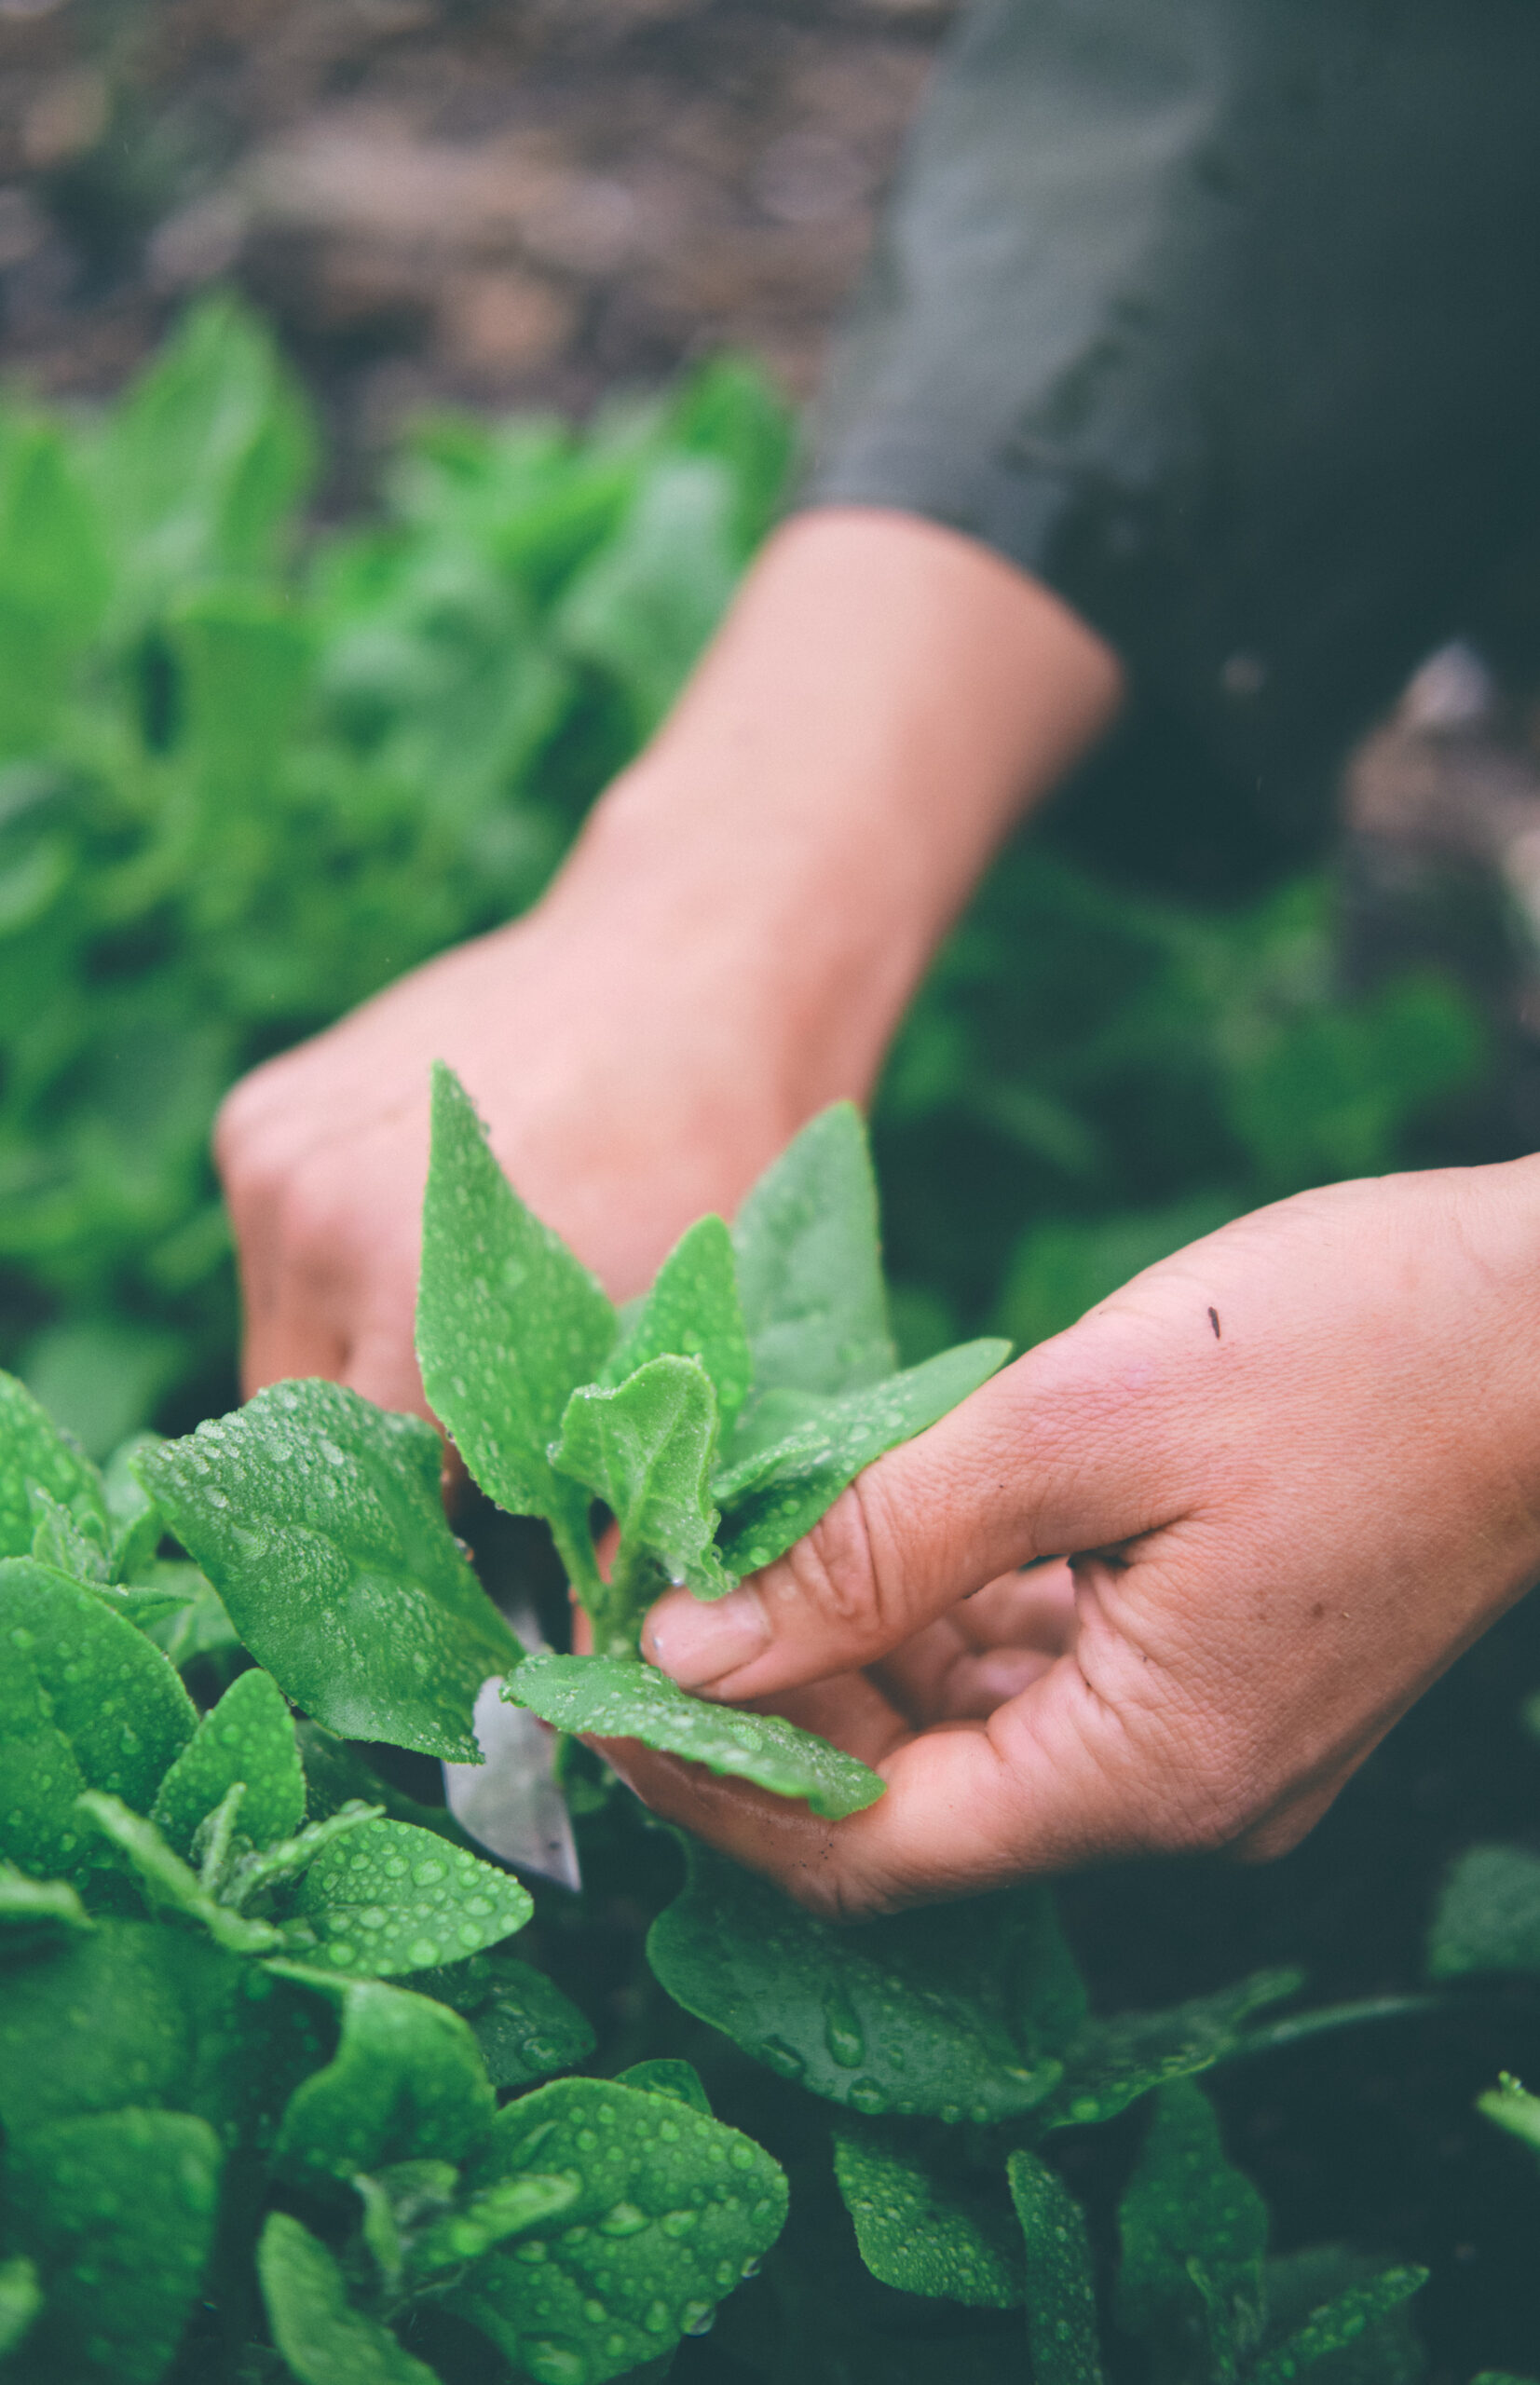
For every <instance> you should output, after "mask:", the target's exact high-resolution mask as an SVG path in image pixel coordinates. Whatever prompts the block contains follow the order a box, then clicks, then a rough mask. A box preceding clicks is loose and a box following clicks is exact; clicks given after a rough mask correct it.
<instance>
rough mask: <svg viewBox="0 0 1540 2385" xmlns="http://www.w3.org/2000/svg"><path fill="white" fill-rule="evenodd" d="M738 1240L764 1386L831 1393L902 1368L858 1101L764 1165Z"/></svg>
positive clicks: (736, 1230) (807, 1129)
mask: <svg viewBox="0 0 1540 2385" xmlns="http://www.w3.org/2000/svg"><path fill="white" fill-rule="evenodd" d="M732 1245H733V1251H734V1255H735V1257H736V1260H737V1270H738V1288H739V1294H740V1297H741V1299H742V1302H743V1324H744V1327H745V1329H746V1331H747V1333H748V1340H749V1348H750V1351H751V1352H752V1354H753V1359H754V1385H755V1390H756V1393H759V1392H765V1391H775V1390H783V1389H784V1390H790V1391H813V1392H821V1393H824V1394H825V1395H827V1396H829V1397H833V1396H835V1395H837V1394H838V1393H840V1392H847V1391H857V1390H860V1389H861V1388H862V1387H863V1386H864V1385H865V1384H867V1383H880V1382H881V1381H882V1380H883V1378H884V1376H887V1375H891V1374H892V1373H893V1371H894V1370H895V1369H896V1367H897V1365H898V1359H897V1356H896V1355H895V1353H894V1350H893V1338H892V1336H891V1334H890V1333H889V1330H888V1301H887V1294H886V1291H885V1290H884V1288H883V1283H882V1249H881V1241H880V1237H879V1232H878V1219H877V1185H876V1181H875V1179H874V1178H873V1176H872V1164H871V1156H870V1153H869V1152H868V1150H867V1146H866V1130H865V1126H864V1125H863V1124H862V1122H861V1116H860V1112H859V1111H857V1110H855V1109H854V1108H853V1106H852V1104H851V1103H850V1102H848V1101H840V1102H837V1103H835V1105H834V1106H833V1108H832V1109H829V1110H825V1111H823V1112H822V1113H821V1114H820V1115H819V1116H818V1117H816V1118H815V1119H813V1121H812V1122H811V1125H807V1126H804V1127H803V1129H802V1132H801V1133H800V1134H799V1135H798V1136H797V1139H796V1141H795V1142H793V1143H792V1144H790V1145H789V1146H788V1148H787V1149H786V1150H785V1151H784V1152H782V1154H781V1156H780V1158H779V1159H778V1160H776V1161H775V1162H774V1163H773V1165H771V1166H770V1167H769V1168H767V1170H766V1171H765V1174H764V1175H763V1176H762V1177H761V1178H760V1179H759V1181H758V1183H757V1184H756V1186H755V1187H754V1190H753V1191H752V1192H751V1193H750V1194H749V1196H748V1198H747V1200H746V1201H745V1202H744V1203H743V1207H742V1208H741V1209H740V1210H739V1212H738V1217H737V1221H736V1223H735V1224H734V1226H733V1229H732Z"/></svg>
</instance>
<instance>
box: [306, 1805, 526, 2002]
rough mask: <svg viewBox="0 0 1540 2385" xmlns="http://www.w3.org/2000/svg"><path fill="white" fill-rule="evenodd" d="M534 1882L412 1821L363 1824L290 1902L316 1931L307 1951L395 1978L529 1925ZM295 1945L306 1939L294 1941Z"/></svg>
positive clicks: (331, 1850)
mask: <svg viewBox="0 0 1540 2385" xmlns="http://www.w3.org/2000/svg"><path fill="white" fill-rule="evenodd" d="M533 1911H534V1906H533V1904H532V1902H531V1901H530V1896H529V1891H528V1890H527V1888H521V1887H520V1885H519V1883H518V1881H517V1880H515V1879H513V1878H512V1877H511V1875H510V1874H508V1873H507V1872H498V1871H496V1870H494V1868H493V1866H492V1865H491V1864H490V1863H483V1862H481V1861H480V1860H478V1858H477V1857H475V1856H474V1855H468V1854H466V1852H465V1850H464V1849H463V1848H462V1847H451V1846H450V1844H449V1842H448V1841H447V1840H446V1839H443V1838H441V1837H439V1835H438V1834H437V1833H436V1832H433V1831H426V1830H416V1829H415V1828H414V1827H413V1825H412V1824H411V1823H410V1822H393V1821H385V1820H375V1821H367V1822H364V1823H363V1824H362V1825H361V1828H360V1829H358V1830H354V1831H349V1832H348V1834H347V1835H346V1837H343V1838H338V1839H335V1840H334V1841H333V1843H332V1844H331V1845H330V1846H328V1847H324V1848H323V1849H322V1851H321V1852H320V1855H318V1856H317V1857H316V1859H315V1860H314V1862H312V1863H311V1864H310V1865H309V1867H308V1869H307V1871H306V1873H305V1875H304V1878H303V1879H302V1881H301V1883H300V1887H299V1893H298V1895H297V1896H296V1898H295V1900H294V1903H293V1909H292V1922H291V1928H293V1924H295V1923H300V1924H303V1925H304V1927H305V1928H306V1929H307V1930H311V1931H314V1933H315V1939H316V1942H317V1943H316V1948H315V1952H314V1954H310V1953H308V1952H307V1954H306V1956H305V1959H306V1961H307V1962H316V1963H320V1964H322V1965H326V1966H331V1967H333V1968H334V1969H337V1970H339V1971H348V1972H350V1973H351V1974H352V1975H353V1976H354V1977H356V1978H366V1977H372V1978H387V1977H389V1976H390V1975H392V1974H394V1973H396V1972H400V1971H416V1970H428V1969H432V1968H434V1967H436V1966H438V1965H440V1964H442V1963H443V1962H444V1961H446V1960H448V1961H456V1960H457V1959H459V1958H460V1957H461V1956H466V1955H477V1954H480V1953H481V1952H482V1951H483V1950H484V1948H485V1947H487V1946H494V1945H496V1944H497V1942H498V1941H499V1939H503V1938H507V1937H509V1936H510V1935H511V1932H512V1931H514V1930H515V1929H522V1928H524V1925H525V1922H526V1921H527V1920H528V1919H529V1916H530V1914H531V1913H532V1912H533ZM293 1942H294V1944H295V1946H296V1950H297V1947H298V1944H299V1943H300V1941H299V1939H298V1937H297V1936H295V1938H294V1939H293Z"/></svg>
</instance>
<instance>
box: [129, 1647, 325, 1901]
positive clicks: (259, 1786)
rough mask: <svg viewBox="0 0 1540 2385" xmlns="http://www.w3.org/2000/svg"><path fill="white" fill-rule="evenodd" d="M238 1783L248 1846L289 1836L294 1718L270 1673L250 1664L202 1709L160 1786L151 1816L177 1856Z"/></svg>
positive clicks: (297, 1801) (293, 1822)
mask: <svg viewBox="0 0 1540 2385" xmlns="http://www.w3.org/2000/svg"><path fill="white" fill-rule="evenodd" d="M237 1781H240V1782H243V1783H244V1785H245V1790H246V1794H245V1795H244V1797H243V1798H242V1799H241V1801H240V1819H239V1830H240V1835H241V1836H242V1838H245V1839H249V1840H250V1842H251V1843H252V1846H253V1847H271V1846H272V1844H273V1842H274V1841H275V1839H280V1838H288V1837H289V1836H291V1834H292V1833H293V1832H294V1831H297V1830H298V1829H299V1827H300V1825H301V1823H302V1822H303V1821H304V1819H305V1772H304V1767H303V1766H302V1765H301V1763H300V1760H299V1742H298V1740H297V1739H296V1738H295V1737H294V1724H293V1716H292V1715H291V1713H290V1711H289V1708H288V1705H287V1703H286V1701H285V1699H284V1697H283V1693H282V1691H281V1690H280V1689H279V1686H278V1684H277V1683H276V1682H275V1681H274V1680H273V1679H272V1677H271V1675H270V1674H268V1673H265V1672H263V1671H261V1670H259V1669H257V1668H253V1669H252V1671H251V1672H247V1673H240V1674H238V1676H237V1678H236V1679H235V1680H234V1681H233V1682H232V1683H230V1686H229V1688H228V1689H227V1690H226V1691H225V1695H224V1697H222V1698H221V1699H220V1701H219V1704H218V1705H217V1706H215V1707H214V1708H212V1709H211V1711H210V1712H209V1713H207V1714H205V1715H204V1716H203V1718H202V1720H201V1722H200V1723H199V1724H198V1729H197V1730H196V1731H195V1732H194V1734H193V1736H192V1738H191V1739H189V1741H188V1742H187V1745H186V1746H185V1747H184V1749H183V1751H182V1753H181V1754H180V1755H179V1756H178V1757H177V1760H176V1762H175V1763H174V1764H173V1765H172V1766H171V1768H170V1772H168V1773H167V1775H166V1778H165V1779H164V1780H163V1781H162V1782H161V1784H160V1789H159V1793H158V1794H157V1798H156V1801H155V1806H154V1807H153V1809H152V1812H151V1815H150V1819H151V1820H152V1821H153V1822H155V1823H156V1825H157V1828H158V1829H159V1830H160V1831H161V1832H162V1833H163V1834H164V1836H165V1838H166V1839H167V1841H168V1843H169V1844H170V1846H171V1847H174V1849H175V1850H176V1852H177V1854H178V1855H182V1856H187V1855H190V1854H191V1853H192V1846H193V1840H194V1837H195V1836H196V1835H197V1833H198V1826H199V1824H200V1823H201V1822H203V1821H204V1820H205V1819H207V1818H208V1816H209V1815H210V1814H211V1813H212V1812H213V1810H214V1808H215V1806H217V1805H218V1804H219V1803H220V1801H221V1799H222V1798H224V1797H225V1795H227V1794H228V1792H229V1791H230V1790H231V1788H233V1787H234V1785H235V1783H236V1782H237Z"/></svg>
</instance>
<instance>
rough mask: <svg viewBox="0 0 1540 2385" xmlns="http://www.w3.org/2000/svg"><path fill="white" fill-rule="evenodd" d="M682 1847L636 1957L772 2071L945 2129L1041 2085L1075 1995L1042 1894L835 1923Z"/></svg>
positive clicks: (1007, 2112)
mask: <svg viewBox="0 0 1540 2385" xmlns="http://www.w3.org/2000/svg"><path fill="white" fill-rule="evenodd" d="M687 1852H688V1864H689V1874H688V1885H687V1887H686V1888H685V1891H684V1894H683V1895H682V1896H681V1897H679V1898H678V1899H677V1900H676V1901H675V1903H673V1904H671V1905H670V1906H669V1908H668V1910H667V1911H666V1912H665V1913H662V1914H661V1915H659V1917H658V1919H657V1920H656V1921H655V1922H654V1923H653V1925H652V1928H651V1930H650V1932H649V1933H648V1937H647V1960H648V1961H649V1963H650V1964H651V1966H652V1969H653V1970H654V1972H655V1973H656V1974H657V1977H658V1978H659V1980H660V1981H661V1983H662V1985H663V1986H664V1987H665V1988H666V1989H667V1991H668V1993H669V1994H670V1996H672V1997H674V1999H675V2002H676V2003H678V2004H682V2005H683V2006H684V2008H685V2010H686V2011H687V2012H693V2013H694V2014H695V2015H696V2017H697V2018H698V2019H699V2020H702V2021H709V2022H710V2023H711V2024H712V2025H713V2027H714V2028H717V2029H720V2030H722V2031H723V2032H724V2033H725V2034H726V2035H727V2036H728V2037H731V2038H732V2039H733V2040H734V2042H735V2043H736V2044H738V2045H740V2046H742V2048H743V2051H744V2052H745V2053H747V2054H751V2055H752V2056H753V2057H754V2059H755V2060H756V2062H762V2063H764V2064H765V2065H767V2067H768V2068H770V2069H771V2070H773V2071H775V2072H776V2073H777V2074H778V2076H780V2077H781V2078H787V2079H793V2080H795V2081H797V2083H798V2084H800V2085H802V2086H805V2087H809V2088H811V2090H812V2092H813V2093H814V2094H817V2095H825V2096H827V2097H828V2098H829V2099H830V2100H831V2101H832V2102H834V2103H837V2104H843V2105H847V2106H850V2107H851V2108H852V2109H853V2110H855V2111H858V2112H864V2113H867V2114H880V2113H898V2114H906V2115H907V2114H917V2113H928V2114H931V2115H934V2116H935V2117H937V2118H939V2119H945V2120H951V2121H956V2120H964V2119H976V2120H978V2121H981V2122H982V2121H989V2120H1003V2119H1014V2118H1015V2117H1016V2116H1017V2115H1018V2114H1020V2113H1023V2112H1028V2111H1030V2110H1031V2109H1032V2108H1033V2106H1035V2105H1038V2104H1040V2103H1041V2102H1042V2101H1043V2097H1044V2095H1046V2094H1047V2093H1048V2092H1049V2091H1050V2090H1051V2089H1052V2087H1053V2085H1054V2083H1055V2081H1056V2078H1058V2076H1059V2071H1060V2067H1061V2065H1060V2064H1059V2062H1058V2060H1057V2059H1056V2055H1055V2052H1054V2047H1055V2045H1056V2043H1057V2042H1058V2041H1059V2040H1060V2039H1061V2038H1062V2037H1063V2036H1064V2035H1065V2034H1066V2032H1067V2028H1070V2027H1072V2026H1073V2024H1074V2020H1075V2018H1076V2013H1077V2009H1078V2005H1079V2001H1080V1999H1079V1997H1078V1982H1075V1983H1074V1989H1075V1991H1076V1993H1075V1994H1073V1995H1071V1994H1070V1987H1069V1979H1068V1978H1067V1975H1066V1971H1065V1968H1064V1967H1065V1964H1066V1962H1067V1960H1068V1958H1067V1956H1065V1953H1064V1949H1063V1942H1062V1941H1061V1940H1060V1939H1059V1938H1058V1935H1057V1930H1056V1926H1055V1924H1054V1921H1053V1908H1052V1903H1051V1901H1050V1900H1049V1898H1048V1896H1047V1894H1046V1892H1045V1891H1043V1890H1041V1889H1021V1890H1014V1891H1012V1892H1010V1893H1008V1894H1006V1895H1004V1896H999V1897H982V1898H977V1899H974V1900H973V1901H970V1902H969V1903H967V1904H964V1905H954V1906H947V1907H943V1908H935V1909H931V1910H927V1911H922V1912H917V1913H905V1914H896V1915H891V1916H889V1917H887V1918H885V1919H882V1920H878V1921H873V1922H868V1923H867V1924H865V1927H863V1928H860V1929H856V1930H851V1929H841V1928H837V1927H836V1926H834V1925H833V1924H831V1923H829V1922H825V1921H819V1920H816V1919H815V1918H814V1917H813V1915H811V1914H810V1913H806V1912H804V1911H803V1910H802V1909H801V1907H800V1906H797V1905H794V1904H792V1903H791V1902H790V1901H789V1900H788V1899H786V1898H785V1897H784V1896H783V1895H782V1894H781V1892H780V1891H779V1889H777V1888H771V1887H770V1885H769V1883H768V1882H766V1881H764V1880H761V1879H759V1878H757V1877H756V1875H755V1874H753V1873H750V1872H744V1871H741V1870H740V1869H739V1867H738V1866H737V1865H736V1864H734V1863H730V1862H729V1861H728V1860H727V1859H726V1857H724V1856H720V1855H716V1854H714V1853H713V1852H712V1851H711V1850H710V1849H709V1848H707V1847H701V1846H697V1845H693V1844H692V1845H691V1846H690V1847H688V1850H687ZM1070 1977H1072V1974H1070Z"/></svg>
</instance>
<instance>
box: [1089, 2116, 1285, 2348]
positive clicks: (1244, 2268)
mask: <svg viewBox="0 0 1540 2385" xmlns="http://www.w3.org/2000/svg"><path fill="white" fill-rule="evenodd" d="M1118 2223H1119V2228H1120V2230H1121V2234H1122V2240H1123V2259H1122V2263H1121V2265H1120V2268H1119V2270H1118V2288H1117V2315H1118V2322H1119V2324H1120V2325H1121V2326H1123V2327H1124V2328H1126V2329H1127V2331H1128V2333H1129V2334H1130V2335H1132V2336H1137V2337H1139V2338H1140V2340H1141V2341H1143V2342H1145V2343H1147V2344H1150V2345H1151V2346H1152V2347H1153V2348H1154V2350H1155V2351H1156V2354H1157V2358H1158V2362H1159V2369H1158V2373H1159V2374H1160V2375H1162V2376H1164V2377H1166V2378H1172V2379H1178V2378H1187V2377H1188V2376H1190V2375H1195V2374H1199V2373H1201V2374H1202V2375H1204V2376H1205V2377H1208V2378H1213V2379H1215V2380H1217V2385H1228V2380H1230V2379H1232V2378H1234V2377H1235V2376H1236V2374H1237V2373H1238V2371H1239V2370H1240V2368H1241V2366H1242V2365H1243V2364H1244V2363H1246V2362H1247V2361H1248V2360H1249V2358H1250V2355H1251V2353H1252V2352H1253V2351H1255V2350H1256V2347H1257V2345H1258V2343H1259V2342H1260V2341H1261V2332H1262V2323H1263V2319H1264V2316H1265V2312H1266V2297H1265V2294H1264V2291H1263V2284H1262V2262H1263V2259H1264V2257H1265V2255H1266V2252H1267V2205H1266V2203H1265V2202H1264V2201H1262V2198H1261V2195H1260V2194H1259V2193H1258V2191H1257V2189H1256V2187H1254V2186H1253V2185H1252V2184H1251V2181H1250V2179H1249V2178H1247V2177H1246V2176H1244V2175H1243V2174H1242V2173H1241V2172H1240V2171H1239V2170H1237V2169H1235V2168H1234V2167H1233V2165H1232V2164H1231V2163H1230V2162H1229V2161H1227V2160H1225V2156H1224V2147H1223V2145H1222V2143H1221V2142H1220V2125H1219V2120H1218V2118H1217V2116H1216V2114H1215V2111H1214V2107H1213V2106H1212V2105H1211V2104H1210V2103H1209V2101H1208V2098H1207V2096H1206V2094H1205V2093H1204V2092H1203V2090H1202V2088H1201V2087H1198V2086H1195V2085H1194V2084H1193V2083H1192V2080H1191V2079H1179V2080H1178V2081H1177V2082H1176V2083H1175V2084H1174V2085H1172V2086H1169V2087H1163V2088H1162V2089H1161V2090H1160V2092H1159V2093H1158V2094H1157V2095H1156V2096H1155V2098H1154V2109H1153V2112H1152V2117H1151V2121H1150V2126H1149V2130H1148V2132H1147V2133H1146V2135H1145V2139H1144V2144H1143V2147H1141V2149H1140V2153H1139V2158H1138V2163H1137V2165H1136V2167H1135V2170H1134V2174H1133V2177H1132V2178H1131V2180H1130V2181H1129V2185H1128V2188H1127V2191H1126V2193H1125V2194H1124V2199H1123V2202H1122V2205H1121V2207H1120V2209H1119V2213H1118Z"/></svg>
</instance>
